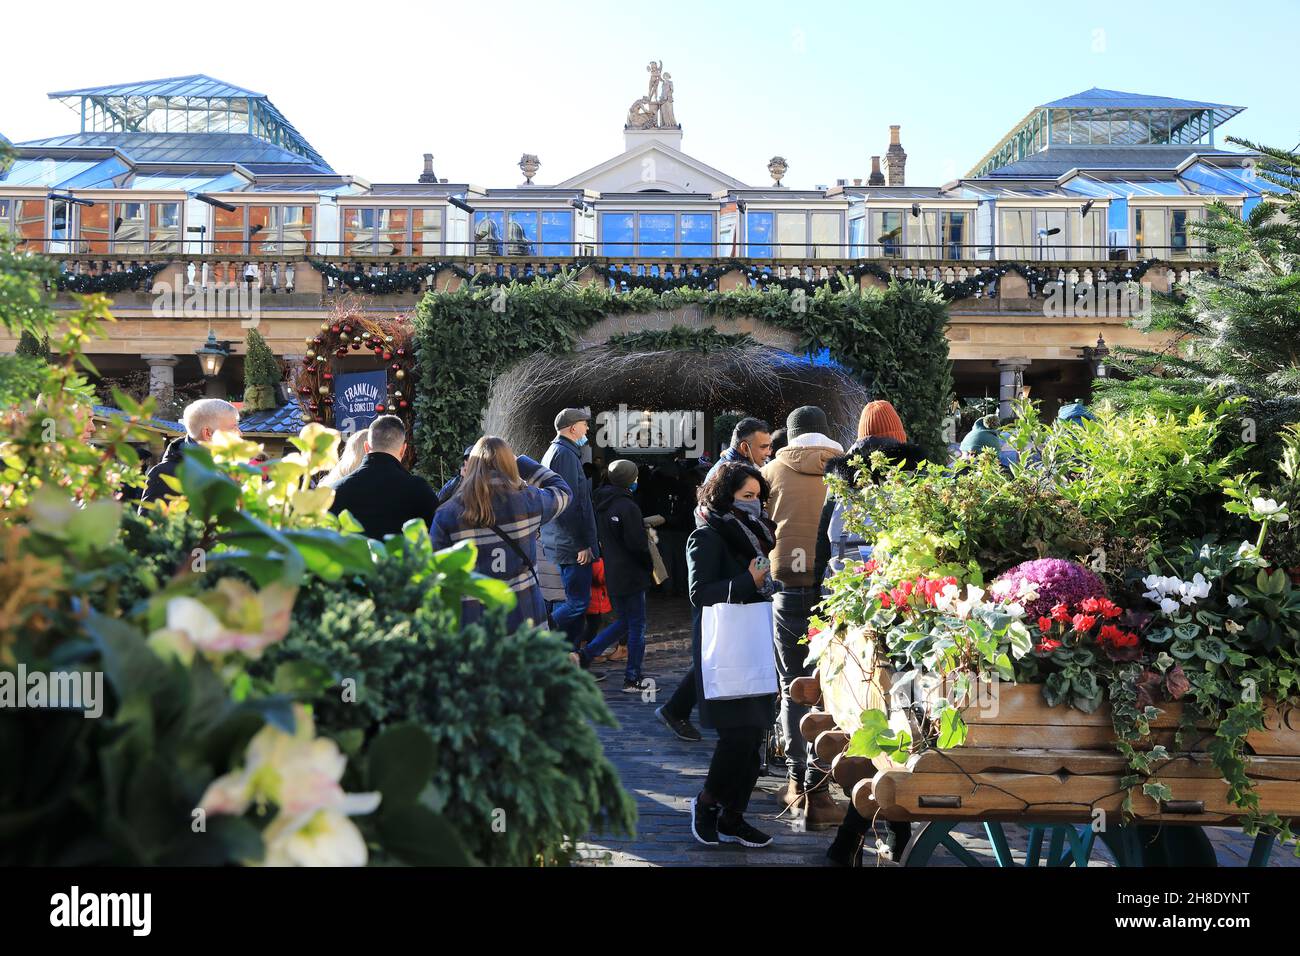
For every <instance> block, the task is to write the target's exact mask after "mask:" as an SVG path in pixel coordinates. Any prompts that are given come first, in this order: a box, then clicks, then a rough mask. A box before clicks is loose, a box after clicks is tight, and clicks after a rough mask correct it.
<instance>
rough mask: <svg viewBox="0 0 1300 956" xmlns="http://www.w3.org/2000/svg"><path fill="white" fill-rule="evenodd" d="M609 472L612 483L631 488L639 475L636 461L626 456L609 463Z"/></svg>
mask: <svg viewBox="0 0 1300 956" xmlns="http://www.w3.org/2000/svg"><path fill="white" fill-rule="evenodd" d="M608 474H609V480H610V483H611V484H615V485H618V486H619V487H620V488H631V487H632V482H634V481H636V476H637V467H636V462H632V461H628V460H627V459H626V458H620V459H619V460H618V461H612V462H610V463H609V469H608Z"/></svg>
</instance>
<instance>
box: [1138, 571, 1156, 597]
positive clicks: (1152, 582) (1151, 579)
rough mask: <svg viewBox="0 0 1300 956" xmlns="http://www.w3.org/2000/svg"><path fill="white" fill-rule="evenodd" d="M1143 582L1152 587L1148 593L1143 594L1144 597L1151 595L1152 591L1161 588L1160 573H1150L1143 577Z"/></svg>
mask: <svg viewBox="0 0 1300 956" xmlns="http://www.w3.org/2000/svg"><path fill="white" fill-rule="evenodd" d="M1142 583H1143V584H1145V585H1146V586H1147V587H1148V588H1150V589H1151V590H1150V591H1148V592H1147V594H1145V595H1143V597H1150V596H1151V592H1155V591H1158V590H1159V589H1160V575H1158V574H1148V575H1147V576H1146V577H1144V578H1143V579H1142Z"/></svg>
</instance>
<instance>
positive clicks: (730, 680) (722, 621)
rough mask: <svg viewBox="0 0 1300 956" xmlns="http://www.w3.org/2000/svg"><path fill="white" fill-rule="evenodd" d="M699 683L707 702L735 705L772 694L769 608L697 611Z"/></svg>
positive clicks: (743, 606) (728, 604)
mask: <svg viewBox="0 0 1300 956" xmlns="http://www.w3.org/2000/svg"><path fill="white" fill-rule="evenodd" d="M702 612H703V614H702V618H701V621H700V678H701V683H702V684H703V685H704V698H705V699H706V700H738V699H739V698H742V697H761V696H763V695H766V694H775V693H776V692H777V681H776V650H775V647H774V644H773V641H772V603H771V602H770V601H759V602H755V603H753V604H732V603H731V585H727V602H726V603H725V604H710V605H708V606H707V607H705V608H703V609H702Z"/></svg>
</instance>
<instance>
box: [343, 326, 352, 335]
mask: <svg viewBox="0 0 1300 956" xmlns="http://www.w3.org/2000/svg"><path fill="white" fill-rule="evenodd" d="M343 331H344V332H346V333H347V334H348V335H351V334H352V326H350V325H345V326H343Z"/></svg>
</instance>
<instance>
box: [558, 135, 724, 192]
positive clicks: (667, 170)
mask: <svg viewBox="0 0 1300 956" xmlns="http://www.w3.org/2000/svg"><path fill="white" fill-rule="evenodd" d="M557 185H558V186H560V187H561V188H566V189H591V190H594V191H596V192H601V193H631V192H643V191H646V190H663V191H667V192H675V193H712V192H719V191H721V190H726V189H747V188H749V187H748V186H746V185H745V183H743V182H741V181H740V180H739V179H736V178H735V177H734V176H728V175H727V174H726V173H724V172H722V171H721V170H718V169H714V168H713V167H712V166H710V165H708V164H707V163H703V162H700V161H699V160H698V159H696V158H695V157H693V156H688V155H687V154H686V153H683V152H681V151H680V150H676V149H673V148H672V147H671V146H668V145H666V144H664V143H661V142H657V141H653V140H652V141H650V142H647V143H642V144H640V145H638V146H636V147H634V148H632V149H629V150H627V151H626V152H624V153H620V154H619V155H617V156H614V157H612V158H611V159H607V160H606V161H605V162H603V163H600V164H599V165H597V166H593V167H591V168H590V169H586V170H583V171H582V172H580V173H578V175H576V176H573V177H571V178H569V179H566V180H565V181H564V182H562V183H559V184H557Z"/></svg>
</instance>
